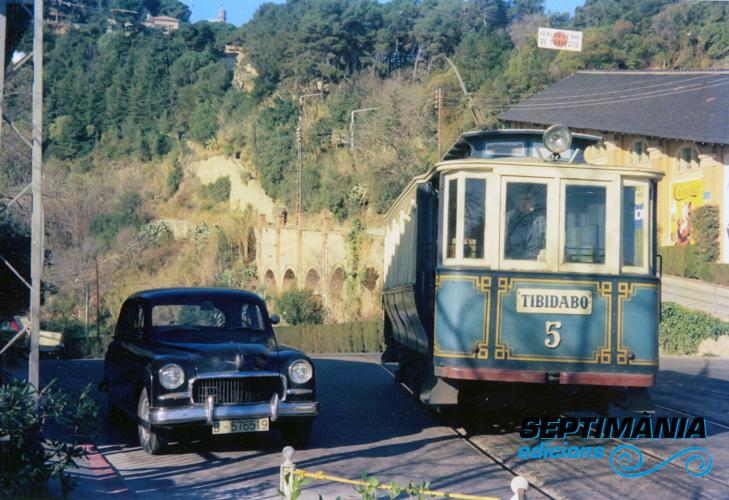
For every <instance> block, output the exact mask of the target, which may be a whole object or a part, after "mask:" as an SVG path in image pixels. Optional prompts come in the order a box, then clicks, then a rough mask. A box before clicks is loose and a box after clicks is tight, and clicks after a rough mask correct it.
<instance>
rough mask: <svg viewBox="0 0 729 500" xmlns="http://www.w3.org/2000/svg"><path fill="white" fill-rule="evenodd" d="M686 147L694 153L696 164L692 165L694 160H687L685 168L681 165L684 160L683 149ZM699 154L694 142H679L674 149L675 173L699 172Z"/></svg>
mask: <svg viewBox="0 0 729 500" xmlns="http://www.w3.org/2000/svg"><path fill="white" fill-rule="evenodd" d="M686 149H690V150H691V151H692V153H696V166H693V163H694V161H693V160H691V161H689V162H688V166H687V167H686V168H682V167H681V165H683V163H684V162H685V160H684V159H683V151H684V150H686ZM699 156H701V151H699V148H698V147H697V146H696V144H692V143H689V142H685V143H683V144H681V145H680V146H679V147H678V149H677V150H676V156H675V161H676V173H677V174H689V173H693V172H699V171H700V170H701V160H700V159H699Z"/></svg>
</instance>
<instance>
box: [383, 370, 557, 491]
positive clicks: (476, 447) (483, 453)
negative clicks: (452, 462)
mask: <svg viewBox="0 0 729 500" xmlns="http://www.w3.org/2000/svg"><path fill="white" fill-rule="evenodd" d="M375 363H376V364H377V365H378V366H380V367H381V368H382V369H383V370H384V371H385V372H386V373H387V374H388V375H390V376H391V377H392V378H393V380H396V377H395V374H394V373H393V372H391V371H390V370H388V369H387V368H386V367H385V366H384V365H382V364H381V363H377V362H375ZM398 384H399V385H400V387H402V388H403V389H405V390H406V391H407V392H408V393H409V394H410V395H411V396H412V397H413V398H414V399H415V400H416V401H417V402H418V404H419V405H421V406H423V407H424V405H423V404H422V403H421V402H420V400H419V399H418V398H417V396H416V395H415V393H414V392H413V391H412V389H410V387H408V386H407V385H406V384H405V383H403V382H398ZM438 418H439V420H441V421H442V422H443V424H444V425H445V426H446V427H447V428H448V430H450V431H451V432H452V433H453V434H454V435H455V436H457V437H458V438H460V439H461V440H463V441H464V442H465V443H466V445H467V446H468V447H469V448H471V449H472V450H474V451H475V452H476V453H478V454H479V455H481V456H483V457H485V458H487V459H489V460H490V461H491V462H493V463H495V464H496V465H498V466H499V467H501V469H502V470H504V471H506V472H508V473H509V474H511V475H513V476H514V477H517V476H526V475H525V474H523V473H518V472H516V471H515V470H514V469H513V468H511V467H509V465H508V464H506V463H505V462H504V461H503V460H500V459H499V458H498V457H496V456H494V455H493V454H492V453H489V451H488V450H486V449H485V448H483V447H482V446H480V445H479V444H478V443H476V442H475V441H474V440H473V439H472V438H471V437H469V436H468V434H467V433H466V432H465V431H464V430H462V429H459V428H457V427H455V426H453V425H451V423H449V422H447V421H446V419H445V418H443V417H442V416H440V415H439V416H438ZM526 479H527V481H529V488H530V489H533V490H535V491H538V492H539V493H541V494H542V495H544V497H545V498H549V499H550V500H557V499H558V498H559V497H558V496H555V495H554V494H550V493H548V492H547V491H546V490H545V489H544V488H543V487H540V486H538V485H537V484H536V482H535V481H534V479H532V478H530V477H528V476H526Z"/></svg>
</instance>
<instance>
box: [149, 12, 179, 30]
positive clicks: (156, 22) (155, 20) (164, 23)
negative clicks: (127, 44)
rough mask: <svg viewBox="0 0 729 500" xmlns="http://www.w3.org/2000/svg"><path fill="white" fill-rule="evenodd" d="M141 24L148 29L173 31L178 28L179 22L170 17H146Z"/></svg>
mask: <svg viewBox="0 0 729 500" xmlns="http://www.w3.org/2000/svg"><path fill="white" fill-rule="evenodd" d="M142 24H143V25H144V26H146V27H148V28H154V29H160V30H163V31H174V30H176V29H179V28H180V20H179V19H177V18H176V17H170V16H148V17H147V19H145V20H144V21H143V22H142Z"/></svg>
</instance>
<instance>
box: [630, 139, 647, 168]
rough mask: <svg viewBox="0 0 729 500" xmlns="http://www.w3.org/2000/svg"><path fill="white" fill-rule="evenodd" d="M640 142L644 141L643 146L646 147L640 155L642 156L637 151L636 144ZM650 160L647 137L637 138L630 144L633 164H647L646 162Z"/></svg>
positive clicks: (631, 162)
mask: <svg viewBox="0 0 729 500" xmlns="http://www.w3.org/2000/svg"><path fill="white" fill-rule="evenodd" d="M638 143H642V144H643V147H644V151H643V153H642V154H641V155H640V157H639V156H638V153H636V151H635V145H636V144H638ZM641 157H644V158H641ZM650 161H651V157H650V154H649V153H648V141H647V140H645V139H642V138H641V139H635V140H634V141H633V142H632V143H631V144H630V164H631V165H646V164H648V163H650Z"/></svg>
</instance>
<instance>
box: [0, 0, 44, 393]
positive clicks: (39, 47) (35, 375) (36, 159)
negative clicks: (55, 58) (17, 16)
mask: <svg viewBox="0 0 729 500" xmlns="http://www.w3.org/2000/svg"><path fill="white" fill-rule="evenodd" d="M4 42H5V41H4V40H3V43H4ZM4 71H5V60H3V72H4ZM42 162H43V0H35V1H34V3H33V160H32V168H33V173H32V181H31V184H32V186H33V187H32V191H33V216H32V220H31V236H30V276H31V292H30V355H29V356H28V381H29V382H30V384H31V385H32V386H33V387H34V388H35V391H36V394H38V393H39V392H40V385H39V384H40V373H39V352H38V349H39V343H38V341H39V338H40V306H41V300H40V299H41V275H42V273H43V233H44V231H43V198H42V195H43V184H42V181H43V171H42V168H43V165H42Z"/></svg>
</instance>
